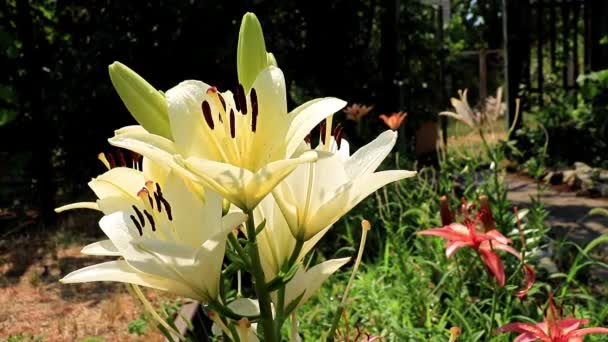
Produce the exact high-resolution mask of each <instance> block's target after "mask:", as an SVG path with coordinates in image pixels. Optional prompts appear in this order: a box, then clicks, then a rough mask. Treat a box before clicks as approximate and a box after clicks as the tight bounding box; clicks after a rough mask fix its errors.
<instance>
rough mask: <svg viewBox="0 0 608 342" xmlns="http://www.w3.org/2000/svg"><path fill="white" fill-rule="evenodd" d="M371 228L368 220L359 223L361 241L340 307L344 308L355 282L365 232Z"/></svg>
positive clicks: (363, 246) (361, 256) (365, 237)
mask: <svg viewBox="0 0 608 342" xmlns="http://www.w3.org/2000/svg"><path fill="white" fill-rule="evenodd" d="M371 228H372V225H371V224H370V223H369V221H368V220H363V221H361V241H360V242H359V252H358V253H357V260H355V265H354V266H353V272H352V273H351V274H350V279H348V284H347V285H346V289H345V290H344V295H342V302H341V305H342V306H344V303H346V298H347V297H348V292H349V291H350V288H351V287H352V285H353V282H354V281H355V274H357V270H358V269H359V265H360V264H361V258H363V249H364V248H365V240H367V232H369V230H370V229H371Z"/></svg>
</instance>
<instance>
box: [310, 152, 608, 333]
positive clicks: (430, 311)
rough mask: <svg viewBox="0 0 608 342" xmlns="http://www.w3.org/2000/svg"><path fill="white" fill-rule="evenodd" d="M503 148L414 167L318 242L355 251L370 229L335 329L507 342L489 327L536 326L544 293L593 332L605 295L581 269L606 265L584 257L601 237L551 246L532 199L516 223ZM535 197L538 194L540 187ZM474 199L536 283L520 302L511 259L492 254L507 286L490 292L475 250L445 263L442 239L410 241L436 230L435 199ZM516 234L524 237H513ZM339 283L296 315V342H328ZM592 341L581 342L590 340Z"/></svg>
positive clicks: (339, 279) (328, 250) (540, 163)
mask: <svg viewBox="0 0 608 342" xmlns="http://www.w3.org/2000/svg"><path fill="white" fill-rule="evenodd" d="M512 148H513V146H512V144H501V145H497V146H495V147H492V148H489V149H487V150H486V152H487V157H486V158H485V159H482V158H479V157H477V158H475V157H474V156H468V157H467V156H466V155H464V157H465V158H462V157H463V155H460V154H459V155H458V156H457V157H453V156H447V157H444V158H442V159H441V160H442V162H441V167H440V169H439V170H432V169H423V170H421V171H420V172H419V175H418V179H417V181H412V180H404V181H402V182H400V183H396V184H391V185H389V186H387V187H385V188H384V189H382V190H380V191H378V192H377V193H376V194H375V195H374V196H373V197H371V198H369V199H368V200H367V201H365V202H363V203H362V204H360V205H359V206H358V207H357V208H356V209H355V210H354V211H353V212H351V214H350V215H348V216H347V217H346V218H345V219H344V220H343V222H342V224H340V225H338V226H336V227H335V229H336V230H337V231H338V232H337V233H336V239H328V240H327V241H332V240H340V242H338V243H339V244H346V243H348V244H350V245H351V246H356V244H357V243H358V240H359V231H360V229H359V228H358V227H359V224H358V223H359V222H360V220H361V219H363V218H365V219H368V220H370V221H371V222H372V223H373V228H372V230H371V231H370V233H369V235H368V243H367V246H366V253H365V263H364V265H362V267H361V269H360V271H359V273H358V275H357V277H356V281H355V283H354V286H353V288H352V291H351V293H350V296H349V299H348V301H347V303H348V305H347V308H346V313H345V315H346V319H347V321H346V322H345V321H342V322H341V324H340V325H339V330H340V331H341V332H342V333H344V332H345V331H346V330H347V328H346V327H348V329H349V330H350V331H356V330H360V331H362V332H365V333H368V334H370V335H380V336H382V337H383V340H385V341H446V340H448V338H449V335H450V331H449V329H450V328H451V327H455V326H456V327H459V328H460V329H461V331H462V335H461V337H460V339H459V340H462V341H493V342H507V341H512V336H510V335H508V334H501V335H494V333H493V331H494V329H495V328H497V327H499V326H501V325H504V324H507V323H510V322H515V321H523V322H540V321H542V320H543V308H544V303H545V302H546V299H547V293H548V291H553V292H554V293H555V294H556V296H557V297H558V298H559V299H560V300H562V301H564V302H565V303H569V305H570V308H573V307H575V306H576V311H575V312H576V313H577V317H586V318H590V326H601V325H602V322H604V321H605V319H606V317H607V315H608V310H606V309H605V307H604V306H603V305H602V303H605V302H606V300H607V299H608V294H607V293H606V291H605V288H601V289H600V290H598V289H597V287H596V286H595V285H593V284H590V283H587V281H588V279H589V273H588V268H589V267H590V266H595V267H602V268H606V267H608V265H605V264H603V263H602V262H600V261H598V260H597V259H596V258H595V257H594V256H593V255H591V251H592V250H593V249H594V248H595V247H596V246H598V245H599V244H600V243H605V241H606V237H605V236H604V237H601V238H598V239H597V240H595V241H593V242H591V243H590V244H589V245H587V246H586V247H585V248H581V247H578V246H576V245H575V244H573V243H572V242H567V243H564V242H559V241H554V240H552V239H551V238H550V237H549V234H548V231H549V229H548V227H547V226H546V224H545V220H546V218H547V215H548V212H547V210H546V209H545V207H544V206H543V204H542V203H541V202H540V201H539V200H538V199H533V200H532V204H531V206H530V207H529V208H528V209H524V210H519V211H518V212H517V217H516V214H515V212H514V211H513V208H512V203H510V202H509V201H508V199H507V197H506V192H507V189H506V185H505V183H504V179H503V173H504V170H502V169H500V167H499V165H501V164H502V163H501V162H502V161H503V160H504V159H505V156H506V154H507V151H509V150H511V149H512ZM546 158H547V155H546V153H545V149H544V148H541V149H540V150H539V156H538V157H537V159H536V160H535V163H536V165H535V168H536V170H538V172H542V170H544V165H545V160H546ZM409 163H411V162H410V161H407V160H403V159H399V158H398V157H397V156H395V159H393V160H390V161H387V164H390V165H385V167H387V168H391V167H394V166H395V164H396V165H398V166H401V167H403V168H411V164H409ZM408 164H409V165H408ZM538 190H539V191H540V192H542V190H543V187H542V185H539V189H538ZM481 194H484V195H487V196H488V197H489V198H490V203H491V208H492V213H493V216H494V219H495V221H496V224H497V228H498V229H499V230H500V231H501V232H502V233H503V234H505V235H506V236H508V237H509V238H511V239H512V240H513V246H514V247H515V248H516V249H518V250H521V251H523V254H524V260H525V261H526V263H529V264H532V265H533V266H534V268H535V269H536V271H537V282H536V284H535V285H534V286H533V287H532V289H531V290H530V291H529V293H528V297H527V298H526V299H525V300H519V299H517V298H516V297H515V296H514V292H515V291H516V290H518V289H519V288H520V287H521V284H522V283H523V273H522V271H521V263H520V261H519V260H518V259H517V258H515V257H513V256H511V255H509V254H501V259H502V260H503V262H504V265H505V273H506V276H507V285H506V286H505V288H503V289H500V288H498V289H497V288H496V287H495V286H494V279H493V278H491V277H490V276H489V275H488V272H487V270H486V268H485V266H484V265H483V263H482V262H481V260H479V257H478V256H477V255H476V253H475V252H474V251H472V250H467V249H464V250H461V251H459V252H457V253H456V254H455V255H454V256H453V257H452V258H450V259H448V258H446V256H445V247H444V242H443V240H441V239H438V238H430V237H416V236H415V233H416V232H417V231H420V230H423V229H427V228H431V227H438V226H440V225H441V222H440V217H439V205H438V204H439V201H438V199H439V197H440V196H441V195H447V196H448V198H449V199H450V202H451V203H450V206H451V207H452V208H456V207H457V206H458V205H459V204H460V201H459V200H460V198H461V197H464V198H466V199H467V200H468V201H469V203H471V202H474V201H476V200H477V198H478V196H479V195H481ZM517 218H519V223H520V224H518V219H517ZM522 233H523V235H524V236H525V239H522V238H521V236H522ZM336 244H337V243H336ZM568 246H572V247H573V248H571V251H570V252H568V253H569V254H568V256H567V259H564V258H565V256H563V255H562V253H564V252H565V251H567V250H568V248H569V247H568ZM324 247H325V248H322V249H321V254H325V255H328V256H332V255H336V254H338V255H343V254H347V255H348V254H354V247H351V248H344V249H342V250H338V251H337V252H336V249H335V247H336V245H334V244H333V243H328V244H326V245H325V246H324ZM547 251H553V252H554V253H555V256H554V258H555V259H556V260H557V259H559V258H562V260H563V262H561V263H560V262H558V263H559V264H560V266H562V268H561V270H560V272H558V273H553V274H551V273H549V272H548V271H547V269H545V268H544V266H541V264H540V261H541V260H542V258H543V257H545V256H546V255H547ZM562 271H563V272H562ZM347 278H348V274H346V273H341V274H338V275H336V276H334V277H332V278H330V279H329V280H328V281H327V282H326V283H325V284H324V285H323V288H322V290H321V291H320V292H319V294H318V295H317V296H315V297H314V298H313V299H312V300H311V301H309V302H308V303H307V304H305V305H304V307H303V308H302V309H301V310H300V311H299V313H298V314H299V316H298V318H299V319H301V321H302V322H301V330H300V332H301V334H302V337H303V339H304V340H322V339H323V338H325V337H327V336H326V335H325V334H327V331H328V329H329V326H330V325H331V320H332V317H333V315H334V312H335V308H336V307H337V305H338V303H339V301H340V300H341V296H342V293H343V291H344V286H345V284H346V281H347ZM566 307H567V306H566ZM492 312H493V313H494V314H493V315H492ZM568 312H571V311H568ZM490 327H491V328H490ZM490 330H491V331H492V333H491V334H489V333H488V332H489V331H490ZM601 338H602V336H599V335H598V336H589V337H587V339H588V340H589V341H601V340H602V339H601Z"/></svg>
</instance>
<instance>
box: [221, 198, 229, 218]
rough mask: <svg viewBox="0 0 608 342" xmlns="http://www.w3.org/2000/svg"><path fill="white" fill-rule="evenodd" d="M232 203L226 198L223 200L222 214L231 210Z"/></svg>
mask: <svg viewBox="0 0 608 342" xmlns="http://www.w3.org/2000/svg"><path fill="white" fill-rule="evenodd" d="M230 205H231V203H230V201H229V200H227V199H225V198H224V200H223V201H222V216H225V215H226V214H228V211H229V210H230Z"/></svg>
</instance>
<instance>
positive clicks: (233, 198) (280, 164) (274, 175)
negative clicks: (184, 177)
mask: <svg viewBox="0 0 608 342" xmlns="http://www.w3.org/2000/svg"><path fill="white" fill-rule="evenodd" d="M316 158H317V154H316V153H315V152H313V151H310V152H309V153H305V154H303V155H301V156H300V157H298V158H293V159H286V160H278V161H274V162H271V163H269V164H267V165H266V166H265V167H264V168H262V169H260V170H258V171H257V172H256V173H255V174H253V173H252V172H251V171H249V170H246V169H242V168H239V167H236V166H233V165H230V164H225V163H219V162H214V161H210V160H205V159H200V158H189V159H187V160H186V161H185V164H186V167H187V168H188V169H189V170H190V171H191V172H193V173H194V174H195V175H197V176H199V177H200V181H201V183H203V184H204V185H205V186H207V187H209V188H211V189H212V190H214V191H216V192H218V193H219V194H220V195H222V196H223V197H225V198H226V199H228V200H229V201H230V202H232V203H233V204H234V205H236V206H238V207H239V208H241V209H243V210H245V211H248V210H251V209H253V208H255V206H256V205H257V204H258V203H259V202H260V201H261V200H262V199H263V198H264V197H265V196H266V195H268V193H270V191H272V189H273V188H274V187H275V186H276V185H277V184H278V183H279V182H281V181H282V180H283V179H284V178H285V177H286V176H287V175H288V174H289V173H290V172H291V171H293V170H294V169H295V168H296V167H297V166H298V165H299V164H302V163H306V162H311V161H314V160H315V159H316Z"/></svg>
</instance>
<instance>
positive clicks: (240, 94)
mask: <svg viewBox="0 0 608 342" xmlns="http://www.w3.org/2000/svg"><path fill="white" fill-rule="evenodd" d="M236 97H237V100H238V102H239V110H240V111H241V113H243V115H244V114H247V98H246V97H245V89H244V88H243V85H242V84H239V85H238V87H237V88H236Z"/></svg>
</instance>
